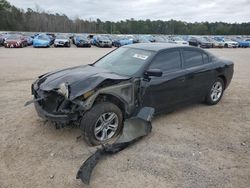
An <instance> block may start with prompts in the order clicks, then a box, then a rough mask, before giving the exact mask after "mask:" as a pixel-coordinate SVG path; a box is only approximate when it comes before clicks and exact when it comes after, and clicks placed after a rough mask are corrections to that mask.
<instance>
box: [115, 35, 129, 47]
mask: <svg viewBox="0 0 250 188" xmlns="http://www.w3.org/2000/svg"><path fill="white" fill-rule="evenodd" d="M128 44H133V40H132V39H129V38H127V37H122V36H121V37H117V38H116V39H114V40H113V45H114V46H115V47H120V46H124V45H128Z"/></svg>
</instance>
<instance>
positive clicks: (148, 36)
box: [142, 35, 155, 42]
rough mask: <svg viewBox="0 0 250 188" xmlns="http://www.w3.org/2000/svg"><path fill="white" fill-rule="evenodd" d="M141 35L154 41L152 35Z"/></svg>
mask: <svg viewBox="0 0 250 188" xmlns="http://www.w3.org/2000/svg"><path fill="white" fill-rule="evenodd" d="M142 36H143V37H144V38H145V39H147V40H148V41H150V42H155V39H154V37H153V35H142Z"/></svg>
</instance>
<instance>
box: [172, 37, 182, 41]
mask: <svg viewBox="0 0 250 188" xmlns="http://www.w3.org/2000/svg"><path fill="white" fill-rule="evenodd" d="M173 40H174V41H183V39H182V38H180V37H173Z"/></svg>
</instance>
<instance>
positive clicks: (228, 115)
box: [0, 47, 250, 188]
mask: <svg viewBox="0 0 250 188" xmlns="http://www.w3.org/2000/svg"><path fill="white" fill-rule="evenodd" d="M110 50H111V49H109V48H107V49H102V48H96V47H92V48H90V49H87V48H86V49H82V48H73V47H72V48H69V49H67V48H66V49H65V48H64V49H55V48H50V49H34V48H32V47H29V48H24V49H5V48H3V47H1V48H0V187H3V188H5V187H25V188H26V187H36V188H39V187H41V188H43V187H58V188H64V187H65V188H66V187H67V188H68V187H79V188H80V187H86V186H85V185H84V184H82V182H81V181H80V180H76V179H75V176H76V172H77V170H78V168H79V167H80V165H81V164H82V162H83V161H84V160H85V159H87V157H88V156H90V155H91V153H92V152H94V151H95V148H93V147H88V146H86V144H85V143H84V141H83V140H81V139H80V140H77V139H76V138H77V137H78V136H79V135H80V130H79V128H77V127H67V128H64V129H60V130H56V129H55V127H54V126H53V125H52V124H50V123H45V122H43V121H42V120H41V119H39V118H38V116H37V115H36V112H35V110H34V107H33V105H30V106H28V107H24V103H25V102H26V101H28V100H30V99H31V94H30V85H31V83H32V82H33V81H34V80H35V79H36V77H37V76H38V75H41V74H43V73H46V72H48V71H51V70H55V69H61V68H66V67H71V66H75V65H81V64H87V63H91V62H93V61H94V60H96V59H98V58H99V57H101V56H102V55H104V54H105V53H107V52H109V51H110ZM209 51H211V52H212V53H214V54H215V55H218V56H220V57H225V58H228V59H231V60H233V61H234V62H235V74H234V77H233V80H232V83H231V85H230V86H229V88H228V89H227V90H226V92H225V94H224V97H223V98H222V101H221V102H220V103H219V104H218V105H216V106H206V105H203V104H197V105H193V106H190V107H186V108H184V109H180V110H177V111H175V112H172V113H170V114H166V115H161V116H157V117H155V119H154V120H153V122H152V125H153V130H152V133H151V134H150V135H149V136H148V137H146V138H145V139H143V140H141V141H140V142H138V143H136V144H135V145H133V146H132V147H130V148H128V149H126V150H124V151H122V152H120V153H119V154H117V155H114V156H112V157H110V158H109V159H107V160H103V161H102V162H100V163H99V164H98V166H97V167H96V168H95V169H94V171H93V176H92V179H91V185H90V187H101V188H103V187H110V188H112V187H157V188H158V187H176V188H180V187H190V188H196V187H197V188H201V187H218V188H222V187H235V188H236V187H237V188H247V187H249V185H250V49H211V50H209Z"/></svg>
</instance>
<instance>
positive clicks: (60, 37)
mask: <svg viewBox="0 0 250 188" xmlns="http://www.w3.org/2000/svg"><path fill="white" fill-rule="evenodd" d="M56 39H68V38H67V37H66V36H64V35H58V36H56Z"/></svg>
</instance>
